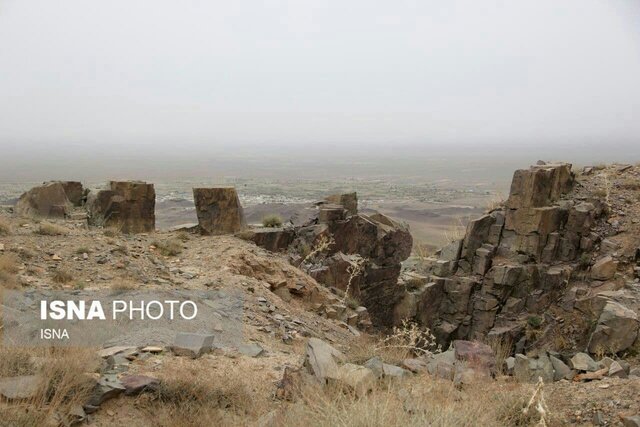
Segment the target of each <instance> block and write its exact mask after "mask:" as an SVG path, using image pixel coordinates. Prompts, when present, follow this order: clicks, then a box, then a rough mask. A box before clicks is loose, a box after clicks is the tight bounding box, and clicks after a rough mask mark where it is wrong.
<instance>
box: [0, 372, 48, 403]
mask: <svg viewBox="0 0 640 427" xmlns="http://www.w3.org/2000/svg"><path fill="white" fill-rule="evenodd" d="M41 383H42V378H41V377H40V376H39V375H21V376H18V377H5V378H0V395H2V396H3V397H4V398H5V399H9V400H15V399H29V398H30V397H33V396H35V394H36V392H37V391H38V388H39V387H40V384H41Z"/></svg>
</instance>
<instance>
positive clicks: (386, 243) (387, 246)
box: [329, 214, 413, 265]
mask: <svg viewBox="0 0 640 427" xmlns="http://www.w3.org/2000/svg"><path fill="white" fill-rule="evenodd" d="M329 229H330V231H331V233H332V234H333V236H334V240H335V245H334V246H333V247H332V248H333V250H334V251H335V252H342V253H345V254H358V255H360V256H362V257H363V258H366V259H369V260H370V261H372V262H374V263H376V264H379V265H393V264H397V263H399V262H402V261H404V260H405V259H407V258H408V257H409V255H410V254H411V248H412V247H413V238H412V237H411V233H409V229H408V227H407V226H406V225H404V224H401V223H398V222H396V221H394V220H392V219H391V218H389V217H387V216H385V215H382V214H374V215H370V216H367V215H362V214H359V215H353V216H351V217H349V218H347V219H346V220H344V221H336V222H335V223H333V224H331V225H330V228H329Z"/></svg>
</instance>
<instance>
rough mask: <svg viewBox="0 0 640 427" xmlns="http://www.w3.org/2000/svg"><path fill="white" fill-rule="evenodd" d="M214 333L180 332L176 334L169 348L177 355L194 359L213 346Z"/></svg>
mask: <svg viewBox="0 0 640 427" xmlns="http://www.w3.org/2000/svg"><path fill="white" fill-rule="evenodd" d="M213 339H214V335H212V334H194V333H187V332H180V333H178V335H176V339H175V341H174V342H173V346H172V347H171V350H173V352H174V353H175V354H176V355H178V356H188V357H191V358H193V359H196V358H198V357H200V356H202V355H203V354H205V353H208V352H209V351H211V349H212V348H213Z"/></svg>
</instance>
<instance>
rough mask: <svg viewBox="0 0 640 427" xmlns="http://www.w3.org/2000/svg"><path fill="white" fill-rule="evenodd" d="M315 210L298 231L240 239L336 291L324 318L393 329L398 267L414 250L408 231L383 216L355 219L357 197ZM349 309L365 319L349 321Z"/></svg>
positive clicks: (337, 198) (253, 233) (399, 292)
mask: <svg viewBox="0 0 640 427" xmlns="http://www.w3.org/2000/svg"><path fill="white" fill-rule="evenodd" d="M316 206H317V211H316V215H315V216H314V217H313V218H312V219H311V220H310V221H309V222H308V223H306V224H304V225H302V226H299V227H290V228H281V229H270V230H267V229H262V228H259V229H253V230H250V231H245V232H242V233H240V234H239V237H242V238H244V239H246V240H251V241H253V242H255V243H256V244H257V245H259V246H261V247H263V248H265V249H268V250H270V251H273V252H287V253H288V254H289V256H290V258H291V262H292V263H293V264H294V265H296V266H298V267H300V268H302V269H303V270H305V271H306V272H307V273H309V275H310V276H311V277H313V278H314V279H316V280H317V281H318V282H319V283H321V284H323V285H325V286H328V287H331V288H334V289H336V290H337V292H338V293H339V294H340V296H341V297H342V298H341V300H339V301H338V302H336V303H335V304H333V305H332V306H329V307H325V308H324V309H325V314H326V315H327V316H328V317H331V318H337V319H341V320H343V321H345V322H347V323H349V322H355V324H354V325H353V326H356V325H357V326H361V327H366V326H367V325H368V323H369V319H370V320H371V321H372V322H373V323H374V324H375V325H379V326H392V324H393V318H394V313H393V311H394V306H395V305H396V304H397V303H398V302H399V301H400V300H401V298H402V297H403V294H404V288H403V287H402V286H398V278H399V276H400V270H401V262H402V261H404V260H405V259H407V258H408V257H409V255H410V254H411V248H412V245H413V238H412V237H411V234H410V233H409V229H408V227H407V226H406V225H405V224H402V223H399V222H397V221H394V220H393V219H391V218H389V217H387V216H385V215H382V214H378V213H376V214H373V215H364V214H358V213H357V212H358V198H357V195H356V193H348V194H339V195H334V196H330V197H328V198H327V199H326V201H325V202H320V203H318V204H317V205H316ZM354 304H358V305H361V307H362V308H363V309H364V307H366V310H365V312H367V311H368V314H369V315H367V316H357V315H354V314H351V316H352V318H351V319H349V318H348V315H349V314H350V312H349V310H347V307H346V305H354ZM356 311H357V310H356ZM361 311H362V310H361Z"/></svg>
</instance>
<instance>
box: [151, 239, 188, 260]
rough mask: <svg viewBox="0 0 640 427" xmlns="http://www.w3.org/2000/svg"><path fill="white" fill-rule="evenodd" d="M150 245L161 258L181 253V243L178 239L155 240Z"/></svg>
mask: <svg viewBox="0 0 640 427" xmlns="http://www.w3.org/2000/svg"><path fill="white" fill-rule="evenodd" d="M152 244H153V246H155V247H156V250H157V251H158V252H160V253H161V254H162V255H163V256H176V255H180V254H181V253H182V241H180V240H178V239H168V240H155V241H154V242H153V243H152Z"/></svg>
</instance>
